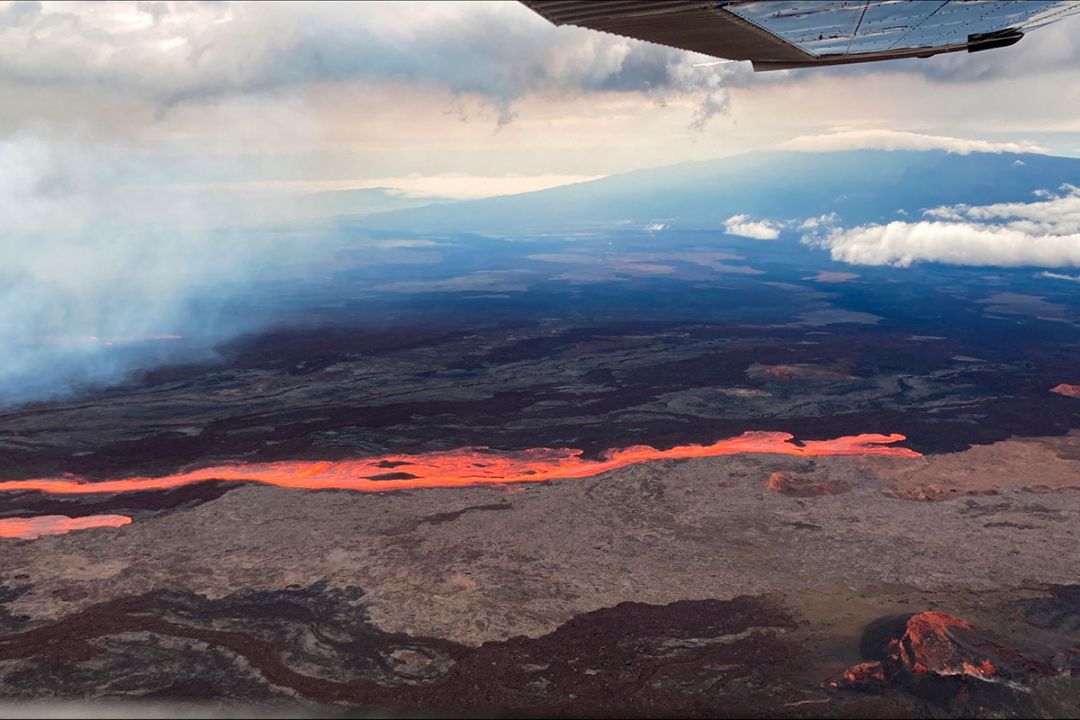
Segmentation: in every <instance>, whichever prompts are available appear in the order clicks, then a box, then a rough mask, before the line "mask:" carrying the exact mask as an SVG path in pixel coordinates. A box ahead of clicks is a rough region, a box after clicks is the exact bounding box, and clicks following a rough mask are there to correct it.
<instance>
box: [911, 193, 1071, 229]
mask: <svg viewBox="0 0 1080 720" xmlns="http://www.w3.org/2000/svg"><path fill="white" fill-rule="evenodd" d="M1059 190H1060V193H1059V194H1055V193H1052V192H1049V191H1045V190H1044V191H1039V192H1037V193H1036V194H1035V195H1036V197H1039V198H1042V200H1041V201H1040V202H1032V203H1022V202H1012V203H995V204H993V205H975V206H971V205H945V206H943V207H938V208H932V209H930V210H927V211H925V213H924V214H925V215H927V216H928V217H932V218H934V219H935V220H953V221H960V220H975V221H978V222H989V221H1005V222H1003V223H1002V224H1003V225H1004V227H1008V228H1010V229H1013V230H1019V231H1021V232H1024V233H1028V234H1031V235H1038V234H1046V235H1066V234H1071V233H1080V187H1077V186H1075V185H1069V184H1065V185H1062V186H1061V188H1059Z"/></svg>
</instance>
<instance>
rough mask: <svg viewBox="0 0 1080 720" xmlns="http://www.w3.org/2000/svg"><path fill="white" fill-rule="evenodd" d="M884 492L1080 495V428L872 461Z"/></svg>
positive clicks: (931, 496)
mask: <svg viewBox="0 0 1080 720" xmlns="http://www.w3.org/2000/svg"><path fill="white" fill-rule="evenodd" d="M873 472H874V474H875V475H876V476H878V477H879V478H881V479H882V480H883V481H884V486H883V488H882V492H884V493H885V494H886V495H889V496H891V497H898V498H906V499H908V500H943V499H949V498H955V497H957V496H959V495H997V494H998V493H999V492H1001V491H1002V490H1004V489H1020V490H1026V491H1028V492H1032V493H1049V492H1066V493H1080V432H1076V431H1073V432H1071V433H1069V434H1068V435H1066V436H1063V437H1050V438H1017V439H1014V440H1005V441H1003V442H998V443H994V444H993V445H977V446H975V447H972V448H970V449H968V450H965V451H964V452H960V453H952V454H949V455H930V456H926V457H922V458H918V459H916V460H913V461H911V462H903V463H892V462H876V461H875V462H873Z"/></svg>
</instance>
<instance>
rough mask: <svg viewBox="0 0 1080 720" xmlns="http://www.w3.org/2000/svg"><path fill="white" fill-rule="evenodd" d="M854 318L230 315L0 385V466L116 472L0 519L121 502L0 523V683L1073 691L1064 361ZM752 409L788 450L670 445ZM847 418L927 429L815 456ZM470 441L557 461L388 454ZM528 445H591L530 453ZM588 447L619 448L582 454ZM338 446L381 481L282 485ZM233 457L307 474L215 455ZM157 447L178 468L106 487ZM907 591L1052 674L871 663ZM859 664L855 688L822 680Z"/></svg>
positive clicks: (560, 701) (324, 462)
mask: <svg viewBox="0 0 1080 720" xmlns="http://www.w3.org/2000/svg"><path fill="white" fill-rule="evenodd" d="M815 327H816V326H815ZM875 333H876V334H875V335H874V336H873V337H869V336H867V335H864V334H845V333H842V332H835V333H834V332H827V331H823V330H820V329H807V328H805V327H804V328H798V329H795V328H792V327H788V326H783V327H780V326H757V327H731V326H710V325H702V324H656V323H654V324H648V323H631V324H625V325H618V326H606V327H590V328H581V327H573V326H569V325H567V324H565V323H559V322H544V323H537V324H528V323H525V324H522V325H520V326H515V327H513V328H507V327H481V328H471V329H469V330H468V331H452V330H439V331H437V332H436V331H432V332H424V331H420V330H413V331H410V332H393V333H390V332H388V333H382V334H379V333H367V334H364V333H357V332H336V331H326V332H318V333H307V332H298V333H283V334H281V335H277V336H265V337H262V338H255V339H251V340H249V341H245V342H244V343H239V344H238V345H237V346H236V347H234V348H233V349H232V350H231V352H232V355H230V356H229V357H228V358H227V360H228V361H227V362H225V363H223V364H221V365H215V366H190V367H184V368H171V369H167V370H161V371H157V372H155V373H150V374H147V375H146V376H145V377H143V378H141V379H139V380H138V381H133V382H132V383H131V384H130V385H129V386H127V387H122V388H115V389H112V390H106V391H101V392H98V393H95V394H92V395H89V396H87V397H84V398H81V399H79V400H73V401H68V402H55V403H47V404H41V405H37V406H27V407H24V408H20V409H16V410H10V411H7V412H4V413H2V414H0V428H2V431H3V433H2V434H0V459H2V460H3V462H4V476H3V477H2V478H0V482H8V483H10V482H13V481H16V482H17V481H25V480H32V479H35V478H39V479H46V480H48V479H50V478H51V479H52V480H53V481H57V482H59V483H61V485H63V486H64V487H70V484H71V483H73V482H76V481H77V480H78V481H81V482H102V481H106V480H112V481H115V483H116V484H115V485H108V486H106V485H102V486H101V488H109V489H111V490H113V492H95V493H92V494H76V495H64V494H50V493H45V492H37V491H30V489H29V487H30V486H19V485H5V486H4V487H5V488H7V490H6V491H5V492H3V493H0V523H3V522H8V523H10V525H9V526H10V527H13V528H15V527H18V528H24V529H25V528H26V527H29V528H30V530H34V529H35V527H38V526H39V525H38V523H44V522H45V521H44V520H41V516H65V517H66V518H70V519H71V520H70V521H62V520H50V521H48V522H50V523H54V524H55V525H56V527H59V528H60V529H65V528H67V527H69V522H70V523H72V524H73V525H71V526H72V527H73V526H82V525H87V526H90V525H94V524H95V523H99V521H98V520H96V519H95V518H100V517H102V516H111V517H124V518H131V523H130V524H126V525H123V526H121V527H105V528H91V529H81V530H73V531H72V532H68V533H66V534H58V535H51V536H50V535H45V536H42V537H40V538H39V539H36V540H32V541H31V540H17V539H3V540H0V543H2V548H0V549H2V551H3V557H4V561H3V563H2V565H0V699H5V698H6V699H17V700H25V699H27V698H56V699H71V698H85V699H90V700H103V699H111V698H116V697H125V698H133V697H134V698H143V699H155V700H161V701H188V700H192V699H198V700H202V701H212V702H215V703H226V704H229V703H237V704H239V705H241V706H244V707H250V706H251V704H254V705H255V707H257V708H259V709H260V711H269V710H270V709H275V708H277V709H282V710H284V711H289V712H291V711H293V710H295V709H296V708H304V709H306V710H307V711H311V712H316V710H312V708H317V709H318V710H317V712H319V713H324V712H349V711H351V710H350V708H353V709H355V708H356V707H364V708H377V709H380V710H385V711H388V712H398V713H415V712H419V711H421V710H434V711H436V712H445V713H448V714H462V713H479V714H486V713H491V712H493V711H495V710H497V709H498V710H505V711H507V712H510V713H513V714H527V713H531V714H535V715H549V714H554V715H590V716H622V715H626V714H631V715H643V714H649V715H659V714H664V715H670V714H676V715H682V716H691V715H702V714H705V715H734V716H743V715H786V716H820V715H827V716H847V717H876V716H889V717H895V716H940V715H949V714H969V715H978V714H980V712H983V714H985V711H987V710H988V709H993V710H994V711H995V712H996V713H997V714H1001V715H1012V716H1025V715H1029V714H1037V715H1049V716H1055V715H1064V714H1069V712H1071V711H1073V710H1075V709H1076V707H1077V706H1078V703H1077V697H1080V695H1078V688H1077V686H1076V680H1075V679H1074V678H1073V667H1074V666H1075V665H1076V663H1075V662H1074V653H1073V654H1070V653H1072V651H1071V650H1070V649H1069V648H1075V647H1078V646H1080V635H1078V633H1080V620H1078V618H1080V607H1078V606H1077V602H1076V594H1075V591H1074V590H1072V589H1071V587H1072V585H1073V584H1075V583H1076V573H1075V561H1074V558H1075V551H1076V538H1077V535H1078V533H1080V498H1078V497H1077V495H1076V494H1074V493H1071V492H1064V491H1059V490H1067V489H1070V488H1073V487H1075V486H1076V482H1075V477H1076V476H1077V473H1076V472H1075V470H1076V468H1075V466H1076V465H1077V464H1078V463H1080V460H1078V457H1080V435H1066V434H1060V433H1064V432H1065V431H1066V430H1067V429H1068V428H1069V426H1070V424H1071V423H1073V422H1074V421H1075V420H1076V410H1075V406H1074V401H1073V400H1072V399H1071V398H1064V397H1060V396H1056V395H1053V394H1051V393H1047V392H1046V388H1047V387H1049V386H1050V385H1051V384H1052V383H1049V382H1048V380H1047V378H1048V377H1049V376H1051V375H1054V376H1058V377H1060V376H1062V375H1063V374H1064V373H1063V370H1062V366H1063V364H1064V363H1065V359H1063V358H1061V357H1058V356H1057V355H1054V354H1053V351H1050V350H1048V351H1046V352H1047V354H1046V355H1044V356H1039V355H1038V352H1035V351H1033V353H1032V354H1031V356H1032V357H1036V358H1037V359H1038V360H1039V362H1040V363H1042V365H1040V366H1039V368H1038V370H1037V371H1035V370H1033V369H1032V368H1031V367H1029V365H1030V364H1031V363H1029V362H1027V361H1020V360H1017V359H1015V358H1010V357H1008V356H1005V355H1004V354H1002V353H998V354H995V353H994V352H993V351H992V349H991V351H987V349H986V348H981V349H973V348H970V347H966V346H964V345H963V344H962V343H957V342H951V341H950V342H945V341H940V340H936V339H935V340H929V341H926V342H925V343H918V349H917V350H915V349H913V342H912V341H910V340H908V339H907V338H908V335H909V334H910V333H909V332H907V331H904V332H899V331H898V332H895V333H894V332H892V331H891V330H880V331H878V330H875ZM924 346H925V347H924ZM958 355H960V356H968V357H979V358H984V359H982V360H977V361H973V362H959V361H956V360H954V359H953V358H954V357H955V356H958ZM777 368H779V370H777ZM747 431H766V432H775V433H791V434H792V435H794V436H795V438H797V439H792V440H790V441H788V440H783V439H782V438H781V440H780V445H778V446H776V447H783V448H784V452H783V453H781V452H779V451H774V452H750V450H754V449H761V446H747V447H746V448H744V449H743V450H742V451H740V452H737V453H736V454H730V455H719V456H713V457H704V456H700V455H698V456H692V455H694V453H688V452H684V451H680V452H669V451H671V450H672V449H673V448H676V447H678V446H685V445H689V444H706V445H707V444H711V443H716V442H717V441H718V440H723V439H727V438H737V437H739V436H740V435H741V434H742V433H744V432H747ZM859 433H881V434H882V435H888V434H890V433H898V434H902V435H906V436H907V438H906V439H905V440H903V441H901V442H897V443H893V444H892V445H888V447H907V448H912V449H913V450H915V451H918V452H920V453H924V454H925V457H917V456H915V454H914V453H908V454H907V456H902V457H883V456H876V455H870V454H866V453H863V454H855V455H847V456H845V455H839V456H829V455H820V454H818V453H817V452H815V450H817V449H820V448H823V447H829V443H828V442H826V441H828V440H830V439H834V438H840V437H843V436H847V435H856V434H859ZM1024 433H1035V436H1033V437H1018V436H1019V435H1022V434H1024ZM1054 433H1059V434H1058V435H1056V436H1054ZM782 437H786V436H782ZM993 441H997V442H993ZM990 442H993V444H978V443H990ZM785 443H786V445H785ZM640 444H650V445H652V446H653V447H654V448H656V449H655V450H653V449H650V450H647V451H642V450H641V449H640V448H638V449H634V448H633V446H635V445H640ZM842 444H843V443H841V445H842ZM475 446H487V447H490V448H491V450H490V451H469V452H467V453H465V454H466V455H467V458H468V460H469V463H471V464H472V465H470V467H472V468H473V470H469V472H475V473H476V474H477V475H479V476H490V475H492V474H493V473H494V474H499V473H502V472H503V471H502V470H500V469H499V468H502V467H504V465H499V464H498V463H499V462H504V463H505V462H509V463H510V464H509V465H505V467H507V468H511V467H512V468H517V469H516V470H514V472H521V473H527V472H529V471H530V470H532V471H535V470H536V466H530V465H528V462H536V461H537V460H538V459H539V460H542V461H543V462H544V463H549V464H550V463H554V464H555V465H552V466H550V467H549V465H544V474H543V475H542V480H541V481H539V482H524V480H525V479H526V478H525V476H524V475H522V480H523V481H522V482H521V483H515V484H508V485H502V486H497V487H483V486H470V485H469V482H462V483H457V484H458V485H464V486H463V487H423V486H422V484H421V483H417V482H413V481H415V480H417V479H418V478H420V479H423V478H421V477H420V476H421V475H423V473H422V472H421V471H420V466H419V465H417V462H418V458H427V459H428V460H430V459H432V458H442V459H443V460H445V459H446V458H448V457H449V458H451V459H452V458H455V457H457V456H456V455H455V454H454V453H455V452H465V451H462V450H461V449H462V448H469V447H475ZM545 447H546V448H582V449H583V450H584V454H583V455H581V456H578V455H572V454H571V455H567V454H566V453H565V452H563V451H559V452H549V451H544V452H541V454H540V455H539V456H537V455H530V451H529V449H530V448H545ZM611 448H629V450H627V452H629V453H630V455H628V457H631V458H633V460H634V461H633V462H628V463H622V462H614V463H613V464H610V465H606V464H604V463H605V462H607V461H606V460H604V458H605V457H607V456H605V454H604V453H605V452H606V451H607V450H609V449H611ZM943 450H948V451H956V452H952V453H951V454H950V453H942V452H941V451H943ZM533 452H536V451H533ZM560 453H562V454H560ZM361 461H362V462H361ZM525 461H528V462H525ZM282 462H284V463H287V465H284V466H283V465H280V464H279V463H282ZM488 462H491V463H493V464H492V465H490V466H487V467H481V466H483V465H484V464H485V463H488ZM267 463H270V464H271V465H266V464H267ZM349 463H354V465H350V464H349ZM355 463H359V465H355ZM410 463H411V464H412V467H410ZM515 463H517V464H515ZM522 463H524V464H522ZM559 463H566V465H565V467H566V468H567V472H566V473H564V475H573V476H574V477H569V478H568V477H560V476H559V473H558V471H557V468H558V467H563V466H562V465H559ZM431 464H432V467H441V466H439V464H438V462H434V461H432V463H431ZM361 465H362V466H363V467H364V468H366V469H365V474H364V478H362V479H363V480H364V481H365V483H367V484H366V485H364V487H365V488H368V489H372V488H371V487H369V486H373V485H376V484H378V483H386V486H385V488H382V489H383V490H384V491H382V492H363V493H361V492H352V491H349V490H347V489H342V488H343V487H354V486H356V483H352V484H349V483H338V484H337V485H329V486H327V487H332V488H333V489H325V490H312V489H306V488H310V487H311V486H312V483H314V482H315V481H320V478H325V477H329V476H331V475H334V473H335V472H337V471H338V470H341V469H342V468H345V469H348V468H350V467H359V466H361ZM369 465H370V467H369ZM253 466H255V467H259V468H261V469H262V471H264V472H268V473H269V472H270V471H271V470H274V471H276V470H277V469H280V468H282V467H286V468H291V469H292V470H296V471H297V472H300V473H304V472H309V471H310V474H309V475H306V476H305V478H306V479H307V480H311V481H312V483H309V484H306V485H305V484H304V483H303V482H293V483H291V487H276V486H274V485H256V484H252V483H250V482H244V480H245V478H244V477H243V473H242V472H241V473H240V474H235V473H233V472H231V471H230V472H228V473H226V472H225V471H224V470H223V468H224V469H228V468H236V467H242V468H243V467H247V468H251V467H253ZM214 468H216V470H215V469H214ZM477 468H480V469H479V470H477ZM552 468H554V469H552ZM410 469H411V470H413V472H410ZM430 469H431V468H428V467H427V466H424V472H427V471H428V470H430ZM466 470H468V468H466ZM549 470H550V471H551V472H550V473H549V472H548V471H549ZM577 470H582V471H581V472H580V473H579V472H577ZM586 470H587V472H586ZM68 473H70V474H73V476H68V475H66V474H68ZM174 473H181V476H180V477H181V478H183V479H184V481H185V482H187V480H191V482H190V484H181V485H177V486H171V487H170V486H169V483H168V482H163V483H161V484H160V487H157V488H156V489H155V487H152V486H153V482H150V483H148V484H145V485H138V483H134V482H133V481H132V479H133V478H137V477H139V476H143V477H147V478H149V479H150V480H153V479H154V478H160V477H162V476H169V475H172V474H174ZM184 473H187V474H184ZM290 477H292V476H290ZM249 479H250V478H249ZM527 479H529V480H535V479H539V478H533V477H529V478H527ZM165 480H168V477H165ZM225 480H228V482H225ZM466 480H467V478H466ZM128 482H130V483H131V484H125V483H128ZM65 483H66V485H64V484H65ZM38 487H48V486H45V485H39V486H38ZM20 488H22V489H20ZM138 488H142V489H138ZM390 488H392V489H390ZM132 489H135V490H136V491H130V490H132ZM991 493H992V495H991ZM913 499H935V500H941V501H942V502H933V503H926V502H911V500H913ZM80 519H81V520H80ZM100 522H104V521H100ZM109 522H114V523H118V522H120V521H119V520H116V521H109ZM926 611H934V612H942V613H947V614H949V615H951V616H955V617H956V618H959V621H960V622H963V623H967V624H970V625H971V626H972V627H973V628H976V629H977V630H978V632H979V633H981V635H980V636H979V637H980V638H983V637H985V638H989V640H988V641H989V642H993V643H995V647H1000V648H1006V649H1009V650H1011V651H1015V652H1016V653H1018V654H1019V655H1021V656H1023V657H1024V658H1029V659H1030V660H1031V661H1032V662H1037V663H1043V664H1045V665H1047V666H1048V667H1050V668H1051V672H1049V673H1048V674H1047V673H1042V674H1040V673H1032V674H1030V675H1025V676H1023V677H1020V676H1019V675H1018V676H1017V677H1015V678H1014V677H1012V676H1010V679H1009V683H998V682H996V676H995V678H994V679H993V681H992V680H991V679H988V677H989V676H987V677H976V676H975V675H977V674H973V675H971V676H963V677H953V676H948V678H947V679H945V680H943V681H944V682H946V683H947V686H940V685H939V683H938V680H939V679H942V678H939V677H938V675H942V673H936V674H935V673H931V674H930V675H929V676H928V677H930V680H928V681H927V680H926V679H925V678H924V677H923V676H915V675H913V674H912V673H910V672H908V670H907V669H905V670H904V671H903V672H900V671H896V672H892V671H890V672H886V670H885V667H884V662H885V661H884V660H883V659H882V658H881V657H874V656H873V652H871V651H866V650H865V647H864V646H866V645H867V642H866V640H865V637H866V636H867V634H870V635H874V633H875V632H876V630H875V628H877V627H878V625H875V623H878V624H880V622H881V621H883V619H887V618H894V617H897V616H907V617H910V616H912V615H914V614H917V613H922V612H926ZM890 627H891V626H890ZM875 637H876V636H875ZM890 637H891V636H890ZM887 639H888V638H886V640H887ZM962 639H963V638H962ZM964 640H965V642H966V641H967V640H966V639H964ZM980 642H981V640H980ZM874 652H876V651H874ZM1001 652H1004V651H1001ZM965 657H966V656H965ZM995 657H997V656H995ZM983 659H989V660H990V661H991V662H993V658H991V657H989V656H987V657H986V658H983ZM873 662H879V663H882V665H881V666H876V667H871V666H867V668H865V669H866V672H865V673H864V674H865V675H866V677H867V678H869V679H870V680H869V681H868V683H869V684H867V683H857V682H851V683H848V684H847V685H843V686H840V687H834V686H833V685H831V684H830V681H831V680H833V679H835V678H836V677H838V676H841V675H842V674H843V673H844V671H845V669H846V668H850V667H852V666H856V665H858V664H859V663H873ZM980 662H981V660H980ZM905 668H906V666H905ZM905 673H907V674H905ZM878 676H880V679H881V682H877V681H876V680H874V678H876V677H878ZM943 677H944V676H943ZM898 678H899V679H898ZM927 683H929V684H927ZM956 683H959V685H956ZM1010 683H1011V684H1010ZM987 688H990V689H987ZM965 698H966V699H965ZM2 709H3V706H2V705H0V710H2Z"/></svg>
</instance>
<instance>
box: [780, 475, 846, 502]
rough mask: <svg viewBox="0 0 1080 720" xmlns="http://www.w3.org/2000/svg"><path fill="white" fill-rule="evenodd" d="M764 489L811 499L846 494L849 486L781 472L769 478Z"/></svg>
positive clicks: (825, 479)
mask: <svg viewBox="0 0 1080 720" xmlns="http://www.w3.org/2000/svg"><path fill="white" fill-rule="evenodd" d="M765 489H766V490H769V491H771V492H775V493H780V494H781V495H787V496H788V497H813V496H815V495H839V494H841V493H846V492H847V491H849V490H851V486H850V485H848V484H847V483H846V482H844V481H843V480H830V479H828V478H822V479H817V478H812V477H804V476H802V475H795V474H794V473H790V472H782V471H781V472H774V473H773V474H772V475H770V476H769V479H768V480H766V481H765Z"/></svg>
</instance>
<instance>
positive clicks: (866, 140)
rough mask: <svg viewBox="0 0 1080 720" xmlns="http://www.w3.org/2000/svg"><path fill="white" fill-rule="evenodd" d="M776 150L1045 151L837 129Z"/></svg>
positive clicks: (1022, 144)
mask: <svg viewBox="0 0 1080 720" xmlns="http://www.w3.org/2000/svg"><path fill="white" fill-rule="evenodd" d="M778 149H780V150H795V151H801V152H834V151H840V150H944V151H946V152H950V153H956V154H958V155H967V154H968V153H973V152H985V153H1046V149H1045V148H1043V147H1041V146H1039V145H1037V144H1036V143H1032V142H991V141H989V140H970V139H967V138H957V137H948V136H946V135H925V134H923V133H915V132H902V131H899V130H884V129H865V130H840V131H836V132H830V133H823V134H821V135H802V136H800V137H797V138H793V139H791V140H788V141H786V142H783V143H781V144H780V145H779V146H778Z"/></svg>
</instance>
